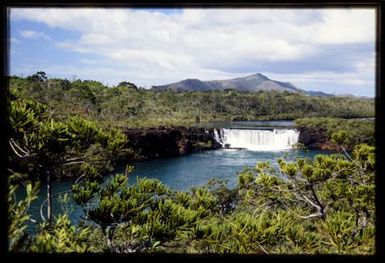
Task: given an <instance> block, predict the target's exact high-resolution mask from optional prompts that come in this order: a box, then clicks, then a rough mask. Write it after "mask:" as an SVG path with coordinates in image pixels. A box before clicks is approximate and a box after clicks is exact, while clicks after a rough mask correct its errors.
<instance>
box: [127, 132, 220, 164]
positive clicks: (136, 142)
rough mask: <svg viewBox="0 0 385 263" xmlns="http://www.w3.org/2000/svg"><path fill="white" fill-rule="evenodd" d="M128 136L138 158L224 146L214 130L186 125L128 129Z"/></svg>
mask: <svg viewBox="0 0 385 263" xmlns="http://www.w3.org/2000/svg"><path fill="white" fill-rule="evenodd" d="M123 132H124V133H125V134H126V135H127V137H128V140H129V142H128V145H127V146H128V147H131V148H132V149H133V150H134V152H135V154H136V157H135V158H136V159H139V160H145V159H155V158H163V157H171V156H180V155H185V154H189V153H194V152H199V151H203V150H214V149H219V148H221V147H222V146H221V145H220V144H219V143H218V142H217V141H216V140H215V139H214V132H213V130H206V129H204V128H186V127H170V128H166V127H162V126H161V127H158V128H147V129H127V130H124V131H123Z"/></svg>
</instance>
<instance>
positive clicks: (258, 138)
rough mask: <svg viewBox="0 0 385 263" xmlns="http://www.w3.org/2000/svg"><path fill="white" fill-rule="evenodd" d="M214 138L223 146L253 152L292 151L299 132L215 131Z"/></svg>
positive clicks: (276, 130)
mask: <svg viewBox="0 0 385 263" xmlns="http://www.w3.org/2000/svg"><path fill="white" fill-rule="evenodd" d="M214 137H215V140H217V141H218V142H219V143H220V144H222V145H223V146H228V147H230V148H246V149H248V150H251V151H280V150H287V149H290V148H291V147H292V146H293V144H295V143H297V142H298V137H299V132H298V131H297V130H294V129H274V130H246V129H221V130H220V131H219V132H218V131H217V130H214Z"/></svg>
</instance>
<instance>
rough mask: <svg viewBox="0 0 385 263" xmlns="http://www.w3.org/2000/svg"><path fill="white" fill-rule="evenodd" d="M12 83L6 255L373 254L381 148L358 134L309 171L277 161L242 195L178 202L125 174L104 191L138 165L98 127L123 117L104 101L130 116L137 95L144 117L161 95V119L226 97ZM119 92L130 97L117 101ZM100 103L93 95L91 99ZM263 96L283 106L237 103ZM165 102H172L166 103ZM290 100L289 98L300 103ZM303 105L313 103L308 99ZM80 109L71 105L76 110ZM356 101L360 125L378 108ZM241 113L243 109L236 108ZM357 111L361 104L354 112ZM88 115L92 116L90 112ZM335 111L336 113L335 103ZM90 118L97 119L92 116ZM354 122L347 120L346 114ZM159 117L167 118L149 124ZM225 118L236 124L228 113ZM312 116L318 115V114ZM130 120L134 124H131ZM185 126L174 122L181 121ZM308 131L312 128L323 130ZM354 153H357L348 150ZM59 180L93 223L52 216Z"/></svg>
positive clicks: (254, 172) (183, 197)
mask: <svg viewBox="0 0 385 263" xmlns="http://www.w3.org/2000/svg"><path fill="white" fill-rule="evenodd" d="M12 81H14V82H16V83H12V87H11V89H10V98H9V122H10V125H11V128H12V133H11V136H10V138H9V145H10V151H11V153H12V154H11V155H10V157H9V164H8V167H9V170H8V171H9V173H8V175H9V189H10V191H9V193H8V226H9V227H8V237H9V243H8V244H9V250H11V251H25V252H51V253H52V252H59V253H67V252H117V253H131V252H144V253H147V252H158V253H163V252H166V253H253V254H255V253H256V254H282V253H284V254H314V253H333V254H373V253H374V237H375V226H374V222H375V213H374V209H375V203H374V176H375V171H374V167H375V149H374V147H373V146H370V145H368V144H362V143H361V142H362V141H355V140H352V139H349V138H350V137H349V134H351V133H352V132H354V131H353V130H355V128H354V127H353V126H349V125H350V124H347V125H348V126H342V125H339V126H338V128H339V129H338V130H337V132H336V133H333V134H334V135H331V138H332V139H333V141H334V143H336V144H339V145H341V148H340V150H341V152H340V153H336V154H333V155H318V156H316V157H315V158H314V159H312V160H311V159H297V160H296V161H294V162H287V161H285V160H284V159H279V160H278V164H279V167H273V166H271V165H270V164H269V163H257V164H256V166H255V167H254V168H250V169H245V170H244V171H243V172H241V173H240V174H239V175H238V183H237V186H236V187H235V188H234V189H229V188H228V187H227V186H226V183H225V182H223V181H219V180H213V181H211V182H209V183H208V184H207V185H206V186H204V187H201V188H193V189H192V190H191V191H190V192H181V191H171V190H170V189H169V188H168V187H167V186H166V185H163V184H162V183H161V182H159V181H157V180H153V179H146V178H144V179H138V181H137V183H136V184H133V185H129V184H128V183H127V177H128V176H130V173H131V172H132V169H133V167H131V166H127V169H126V172H125V174H120V175H116V176H114V177H113V178H112V180H111V181H109V182H107V183H104V184H102V175H103V173H104V171H105V170H107V169H113V166H114V164H115V163H116V162H118V161H119V160H121V159H127V158H130V156H131V155H132V152H133V151H132V149H128V148H126V147H125V145H126V144H127V138H126V136H125V135H124V134H123V133H122V132H121V131H120V130H119V129H115V128H107V127H106V126H104V125H100V120H101V119H99V118H103V117H102V116H103V113H105V114H106V115H105V116H104V118H106V120H107V119H108V118H112V119H111V120H112V121H115V119H113V117H112V116H119V114H120V113H122V110H121V109H119V107H118V106H116V105H114V106H116V107H117V108H116V112H119V113H116V112H115V113H116V115H114V113H113V111H108V112H109V113H106V112H107V111H105V109H104V107H106V108H108V107H109V106H108V103H107V102H106V101H109V103H111V101H110V100H112V99H114V100H119V99H122V104H121V106H120V108H121V107H123V106H126V104H125V103H124V102H125V101H124V100H123V99H127V97H125V96H128V95H127V94H131V92H132V94H137V95H136V96H137V97H136V98H138V101H141V103H139V105H141V106H138V105H131V104H130V103H131V102H130V101H128V102H127V104H128V105H131V106H132V108H133V109H141V108H142V107H147V106H148V105H147V104H148V103H150V102H151V99H149V98H151V96H158V98H159V100H158V101H159V105H158V104H157V102H158V101H157V100H153V101H152V102H151V103H153V107H154V109H153V110H154V112H156V110H159V109H162V107H165V108H167V109H169V108H172V107H176V108H175V109H178V108H179V107H182V106H181V105H182V104H183V100H182V99H178V100H177V101H175V102H174V104H170V105H168V106H167V107H166V106H163V105H165V104H164V103H166V101H168V103H170V101H171V100H172V99H175V98H176V97H177V96H181V97H183V96H197V98H199V99H202V98H204V97H205V96H206V95H207V96H208V97H210V96H214V95H215V94H217V95H218V96H219V97H220V98H221V99H224V98H226V93H222V94H220V93H215V92H214V93H207V94H206V93H195V94H194V93H189V94H182V95H180V94H174V93H168V92H166V93H154V92H152V91H140V90H136V89H133V90H132V91H130V89H131V86H130V85H132V84H130V83H125V84H126V86H129V87H126V88H123V87H117V88H112V89H106V88H105V87H100V94H104V95H100V96H95V95H92V96H91V95H90V93H87V92H88V91H87V90H91V89H87V88H84V89H83V88H81V87H87V86H88V84H89V83H90V82H87V83H88V84H87V85H85V86H80V87H78V88H76V85H75V83H76V81H74V82H66V81H63V83H64V84H63V83H62V85H64V86H63V87H62V88H61V89H56V88H52V87H51V88H52V90H49V89H50V88H49V87H48V86H47V87H46V86H45V85H46V84H47V82H46V80H45V79H44V74H41V73H40V74H36V75H34V76H31V77H29V78H26V79H21V78H16V79H13V80H12ZM59 83H60V81H59ZM79 83H80V84H81V83H83V82H79ZM91 83H94V82H91ZM80 84H79V85H80ZM94 84H95V83H94ZM23 85H25V86H23ZM66 85H68V86H66ZM73 85H75V86H73ZM95 85H96V84H95ZM96 86H98V85H96ZM68 87H70V88H68ZM34 89H36V90H35V91H34ZM63 90H67V91H68V92H64V91H63ZM95 90H97V88H95ZM119 90H125V92H123V93H119V94H120V95H113V92H115V91H119ZM48 91H49V92H48ZM51 91H52V93H51ZM55 91H56V92H57V93H55ZM28 92H30V93H28ZM72 92H74V94H76V95H74V94H72ZM78 92H84V94H88V95H85V96H90V97H91V98H94V99H95V101H94V103H91V102H90V101H89V99H90V97H88V98H87V99H84V100H83V98H82V97H81V96H80V95H79V94H80V93H78ZM229 92H232V91H229ZM91 93H92V94H94V93H93V91H92V92H91ZM110 93H111V94H110ZM55 94H56V95H55ZM106 94H110V95H111V96H110V97H109V99H106V98H107V97H106V96H107V95H106ZM123 94H126V95H123ZM261 94H265V95H264V96H281V95H277V94H275V95H274V94H273V95H266V94H267V93H260V94H259V95H252V94H249V93H245V94H238V95H237V96H238V97H237V98H239V96H240V97H242V96H261ZM147 96H148V97H147ZM162 96H170V97H169V98H168V99H167V100H166V101H163V102H162V100H161V98H164V97H162ZM282 96H283V95H282ZM285 96H286V97H287V98H291V97H295V96H297V95H290V94H286V95H285ZM285 96H283V97H285ZM283 97H282V98H283ZM55 98H56V99H55ZM130 98H131V97H130ZM230 98H231V97H230ZM230 98H229V99H230ZM274 98H278V97H274ZM300 98H302V97H298V98H297V99H300ZM140 99H141V100H140ZM292 99H294V98H292ZM303 99H304V100H313V99H312V98H311V97H303ZM72 100H73V103H69V102H71V101H72ZM317 100H319V103H321V101H323V99H321V98H314V101H312V102H313V103H315V102H316V101H317ZM336 100H341V101H342V100H343V99H342V98H336ZM346 100H347V101H349V100H354V99H346ZM144 101H145V102H144ZM198 101H200V100H198ZM327 101H328V100H324V102H323V103H328V102H327ZM332 101H333V99H332ZM341 101H340V102H341ZM223 102H224V101H222V102H221V103H223ZM358 102H361V103H362V105H361V106H362V107H361V108H359V107H357V109H356V110H357V115H359V116H363V115H365V114H363V113H362V112H364V110H363V108H364V106H365V105H367V103H369V102H367V101H361V100H358V101H356V102H355V103H358ZM87 103H89V104H87ZM104 103H107V104H104ZM179 103H181V104H179ZM185 103H187V99H186V101H185ZM199 103H201V102H199ZM234 103H235V104H233V105H237V104H236V103H237V102H234ZM333 103H336V102H333ZM347 103H348V102H347ZM349 103H352V105H354V103H353V102H349ZM85 105H88V106H87V107H88V108H84V107H85ZM101 105H104V106H101ZM146 105H147V106H146ZM155 105H156V106H155ZM174 105H177V106H174ZM208 105H210V104H208ZM369 105H370V103H369V104H368V105H367V107H368V109H369V108H370V106H369ZM110 106H111V107H112V106H113V105H110ZM185 106H186V108H187V105H185ZM201 106H203V104H202V105H201ZM329 106H330V107H332V104H330V105H329ZM335 106H336V107H337V106H339V107H342V106H341V105H337V104H336V105H335ZM98 107H100V108H98ZM165 108H163V109H165ZM347 108H348V107H347ZM352 108H354V107H352ZM85 109H88V112H83V110H85ZM207 109H208V108H204V109H203V110H202V109H199V108H197V109H196V110H202V114H203V112H204V110H207ZM341 109H342V108H341ZM53 110H54V111H53ZM67 110H68V111H67ZM119 110H120V111H119ZM147 110H148V111H149V109H147ZM138 111H139V110H138ZM354 111H355V110H349V114H353V113H352V112H354ZM134 112H136V111H135V110H133V111H132V114H133V115H132V116H136V117H135V118H138V119H137V120H140V121H138V122H137V123H136V124H135V125H138V124H139V123H141V122H142V121H144V120H143V119H140V116H141V115H140V114H139V113H135V114H134ZM173 112H174V111H173ZM210 112H212V111H210ZM298 112H300V110H298ZM358 112H360V113H358ZM368 112H370V111H368ZM185 113H186V112H185V111H182V110H180V112H179V113H178V111H177V110H175V114H181V116H183V114H185ZM125 114H127V112H126V113H125ZM141 114H143V112H142V113H141ZM157 114H159V115H157ZM160 114H161V110H159V111H158V112H156V113H154V115H151V116H161V115H160ZM172 114H174V113H172ZM227 114H228V116H230V112H226V115H227ZM253 114H255V113H253ZM290 114H294V112H292V113H290ZM309 114H310V113H309ZM314 114H321V111H320V112H319V113H317V112H314ZM335 114H336V113H334V115H335ZM190 115H191V114H190ZM226 115H221V116H222V117H223V116H226ZM310 115H312V114H310ZM353 115H354V114H353ZM368 115H371V113H368ZM132 116H131V117H129V116H128V117H127V118H128V119H129V120H132V118H133V117H132ZM175 116H179V115H175ZM271 116H273V115H271ZM354 116H356V115H354ZM365 116H366V115H365ZM179 117H180V116H179ZM179 117H177V118H176V119H177V120H179V119H178V118H179ZM201 117H203V115H201ZM345 117H346V116H345ZM119 118H122V120H123V119H124V117H123V116H122V117H117V119H116V120H119ZM154 118H158V117H154ZM194 118H195V116H194ZM210 118H211V117H210ZM171 120H174V119H171ZM308 121H310V122H309V123H311V122H313V121H314V120H308ZM322 121H326V122H328V121H327V119H320V123H319V124H317V125H325V126H326V127H330V131H332V130H333V129H334V128H332V125H331V124H324V122H322ZM334 121H336V120H334ZM314 122H315V121H314ZM149 123H151V125H152V124H153V123H152V120H150V121H149V122H146V123H144V122H143V123H141V124H146V125H148V124H149ZM299 123H301V121H300V122H299ZM321 123H322V124H321ZM352 127H353V128H352ZM356 128H360V127H356ZM344 129H346V130H344ZM346 144H349V146H350V148H351V149H352V150H349V149H348V148H346V147H344V145H346ZM62 177H73V178H74V179H76V180H75V183H74V184H73V186H72V189H70V191H69V192H68V193H67V194H66V195H64V197H63V199H64V200H65V199H66V198H72V199H73V200H74V201H75V202H76V203H77V204H78V205H79V206H80V207H81V208H82V209H83V211H84V213H85V215H86V217H85V219H84V220H83V221H84V222H81V223H79V224H74V223H72V222H71V220H70V217H69V213H70V212H69V211H68V210H65V209H64V210H63V211H52V199H53V198H56V197H54V196H53V195H52V193H51V192H50V191H51V190H50V185H51V182H52V180H54V179H56V178H62ZM41 182H44V183H45V184H46V185H47V188H46V189H40V187H39V183H41ZM18 188H21V189H18ZM20 190H23V191H24V192H25V195H24V196H20V195H16V192H17V191H20ZM38 191H45V193H46V195H47V198H46V200H45V201H44V202H43V203H42V204H41V205H42V210H41V211H42V212H41V217H42V220H39V219H38V218H32V217H31V215H30V214H29V207H30V205H31V203H32V202H33V201H34V200H35V199H36V196H37V193H38ZM64 203H65V202H64ZM41 221H43V222H41ZM27 222H31V223H32V224H38V226H39V227H38V230H37V232H36V233H34V234H31V232H28V231H26V230H27V228H29V227H30V224H27ZM28 233H29V234H28Z"/></svg>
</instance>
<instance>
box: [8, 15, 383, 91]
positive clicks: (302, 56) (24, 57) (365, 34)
mask: <svg viewBox="0 0 385 263" xmlns="http://www.w3.org/2000/svg"><path fill="white" fill-rule="evenodd" d="M375 19H376V15H375V9H370V8H324V9H282V8H280V9H263V8H236V9H235V8H222V9H209V8H206V9H203V8H190V9H188V8H187V9H162V8H158V9H143V8H136V9H135V8H134V9H128V8H115V9H113V8H105V9H102V8H72V9H71V8H11V9H10V12H9V21H10V32H9V46H10V51H9V71H10V72H9V74H10V75H18V76H24V77H25V76H29V75H32V74H34V73H35V72H37V71H44V72H46V74H47V76H48V77H49V78H67V79H69V80H74V79H82V80H98V81H100V82H102V83H103V84H105V85H108V86H114V85H117V84H118V83H119V82H121V81H130V82H133V83H135V84H136V85H138V86H142V87H144V88H151V86H152V85H162V84H168V83H172V82H177V81H180V80H183V79H187V78H197V79H200V80H217V79H231V78H236V77H244V76H247V75H251V74H254V73H262V74H264V75H265V76H267V77H269V78H270V79H273V80H278V81H285V82H291V83H292V84H294V85H295V86H297V87H298V88H301V89H304V90H314V91H323V92H327V93H331V94H335V95H342V94H352V95H356V96H368V97H374V96H375V54H376V53H375V41H376V33H375V30H376V23H375Z"/></svg>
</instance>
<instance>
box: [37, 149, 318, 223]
mask: <svg viewBox="0 0 385 263" xmlns="http://www.w3.org/2000/svg"><path fill="white" fill-rule="evenodd" d="M320 153H325V152H322V151H301V150H287V151H280V152H256V151H248V150H246V149H241V150H233V149H219V150H212V151H206V152H200V153H194V154H190V155H186V156H181V157H173V158H165V159H158V160H149V161H142V162H137V163H133V165H134V166H135V169H134V171H133V173H132V174H131V175H130V176H129V183H130V184H132V183H135V181H136V178H137V177H149V178H157V179H159V180H160V181H161V182H163V183H164V184H166V185H167V186H168V187H169V188H170V189H171V190H183V191H189V189H190V188H191V187H193V186H203V185H205V184H206V183H207V182H208V181H209V180H210V179H212V178H219V179H223V180H228V186H229V187H231V188H232V187H235V186H236V182H237V174H238V173H239V172H241V171H242V170H243V169H244V167H254V166H255V164H256V163H257V162H259V161H270V162H271V163H272V164H273V165H274V164H275V165H276V164H277V163H276V159H278V158H281V157H283V158H285V159H287V160H294V159H295V158H297V157H308V158H312V157H314V156H315V155H316V154H320ZM124 170H125V165H122V166H120V167H117V169H116V170H115V171H114V172H113V173H111V174H110V175H107V176H106V177H105V179H106V180H108V179H110V178H111V177H112V176H113V175H115V174H116V173H123V172H124ZM72 183H73V182H72V181H61V182H54V183H53V185H52V190H53V193H56V194H57V193H60V192H63V191H69V190H70V188H71V184H72ZM44 199H45V187H44V185H42V187H41V190H40V194H39V197H38V200H37V201H36V202H34V204H33V205H32V206H31V208H30V213H31V214H32V218H33V219H35V220H38V221H41V217H40V205H41V203H42V202H43V201H44ZM64 207H67V208H68V207H69V208H70V211H71V214H70V217H71V220H72V221H73V222H74V223H76V222H79V221H80V219H81V216H82V215H83V212H82V210H81V208H80V207H79V206H77V205H76V204H74V203H73V202H72V201H70V202H69V203H67V204H66V205H65V206H64ZM53 211H54V214H58V213H62V211H63V209H62V206H61V204H60V202H59V201H58V199H55V200H54V202H53ZM44 215H45V210H44Z"/></svg>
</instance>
